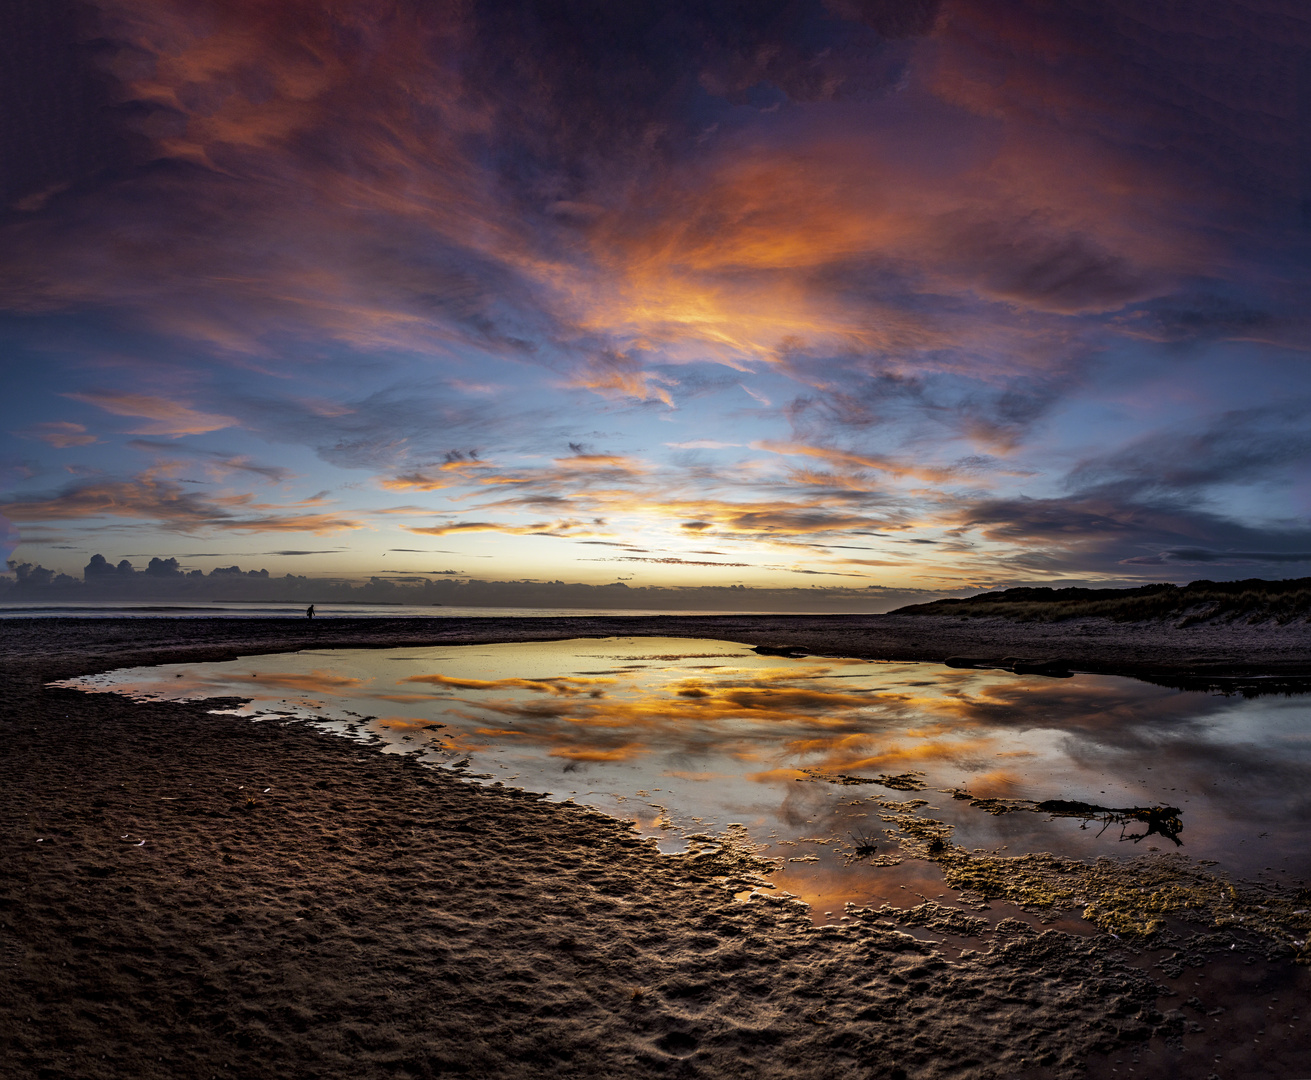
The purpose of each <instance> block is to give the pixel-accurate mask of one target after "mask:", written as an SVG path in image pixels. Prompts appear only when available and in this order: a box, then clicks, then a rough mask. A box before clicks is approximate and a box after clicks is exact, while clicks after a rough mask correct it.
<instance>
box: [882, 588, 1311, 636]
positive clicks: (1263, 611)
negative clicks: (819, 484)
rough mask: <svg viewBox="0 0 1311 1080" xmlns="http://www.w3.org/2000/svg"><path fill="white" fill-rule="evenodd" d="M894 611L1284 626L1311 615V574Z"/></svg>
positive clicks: (1018, 593) (1028, 593)
mask: <svg viewBox="0 0 1311 1080" xmlns="http://www.w3.org/2000/svg"><path fill="white" fill-rule="evenodd" d="M893 614H896V615H939V616H941V615H950V616H953V617H956V618H997V617H1001V618H1006V619H1013V620H1015V621H1017V622H1060V621H1061V620H1063V619H1082V618H1089V617H1094V618H1105V619H1112V620H1114V621H1116V622H1142V621H1146V620H1154V619H1178V620H1179V623H1178V625H1179V626H1191V625H1194V624H1196V623H1203V622H1229V623H1232V622H1247V623H1252V624H1256V623H1262V622H1267V621H1273V622H1274V623H1276V624H1278V625H1285V624H1287V623H1292V622H1299V621H1306V620H1308V619H1311V578H1290V579H1286V580H1284V581H1266V580H1264V579H1262V578H1247V579H1245V580H1243V581H1194V582H1190V583H1189V584H1187V585H1168V584H1159V585H1143V586H1141V587H1139V588H1136V589H1074V588H1071V589H1051V588H1041V587H1040V588H1020V589H1003V590H1001V591H999V592H989V593H980V594H979V595H978V596H969V597H965V598H963V599H958V600H934V601H933V602H932V603H929V604H912V605H910V606H909V607H903V608H898V609H897V610H896V611H895V612H894V613H893Z"/></svg>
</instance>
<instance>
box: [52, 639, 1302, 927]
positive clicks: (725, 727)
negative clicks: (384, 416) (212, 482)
mask: <svg viewBox="0 0 1311 1080" xmlns="http://www.w3.org/2000/svg"><path fill="white" fill-rule="evenodd" d="M706 661H716V662H714V663H707V662H706ZM77 685H79V686H81V687H82V688H84V689H97V690H115V691H117V692H121V693H127V694H132V695H136V696H141V697H150V698H204V697H216V698H228V699H231V698H234V697H236V698H243V699H246V701H247V704H245V705H244V706H241V708H240V711H241V712H243V713H245V714H248V715H250V716H252V717H256V718H265V719H278V720H282V721H284V722H285V721H287V720H288V719H290V718H300V719H305V720H308V721H310V722H312V723H314V724H315V725H317V726H319V727H321V728H324V729H326V730H330V731H333V732H336V733H339V734H346V735H352V736H354V737H357V738H368V739H374V740H377V741H378V742H380V743H381V744H382V746H383V748H384V749H385V750H387V751H389V752H405V753H412V754H415V755H417V756H418V757H420V758H421V759H422V760H424V761H425V762H428V763H430V764H432V765H433V766H436V767H448V768H456V769H459V770H461V771H463V770H467V772H465V775H468V776H470V777H472V778H476V779H487V780H501V781H503V782H507V783H512V784H514V785H517V786H522V787H525V788H529V789H532V790H537V791H546V792H551V793H553V794H554V797H558V798H575V799H577V800H578V801H580V802H587V803H589V804H593V805H596V806H599V807H601V808H603V809H606V810H608V811H609V812H612V813H615V814H617V815H619V816H621V817H625V818H628V819H629V820H632V821H634V822H636V823H637V826H638V828H639V829H640V830H641V831H642V832H644V833H647V834H651V835H655V836H657V837H659V838H660V842H661V845H662V847H664V848H665V849H667V850H676V849H678V848H679V847H680V845H681V844H682V837H683V835H684V834H686V833H688V832H689V831H697V832H704V831H706V830H710V831H714V830H716V829H719V828H722V827H724V826H726V825H727V823H729V822H740V823H742V824H743V825H745V826H746V828H747V829H748V831H749V833H750V835H751V837H752V840H753V842H755V843H758V844H761V845H764V848H763V850H764V851H765V852H766V853H767V854H768V855H769V856H770V857H775V858H780V859H783V860H784V861H783V862H782V864H781V865H782V866H783V870H782V871H781V872H780V874H779V875H778V881H777V884H778V886H779V887H780V888H786V889H787V890H789V891H791V892H793V893H796V894H797V895H799V896H802V897H803V898H808V899H814V900H815V902H816V903H819V904H824V905H828V906H833V905H837V906H838V907H840V906H841V904H842V903H843V902H845V901H846V900H852V901H854V902H861V903H864V902H868V901H869V900H870V899H871V898H872V897H874V896H876V895H885V894H886V893H887V891H888V890H889V889H896V890H898V891H900V889H901V886H902V885H903V884H906V883H907V882H908V881H909V880H910V879H911V877H913V876H914V875H915V874H916V873H919V874H920V876H925V875H926V874H927V877H926V880H927V879H928V878H932V877H933V876H934V875H933V873H931V872H929V871H928V870H924V869H923V868H922V864H921V863H920V862H918V861H917V860H907V859H902V861H901V865H900V866H892V865H873V864H870V863H860V862H858V861H857V862H853V861H852V860H851V859H850V858H849V857H848V856H849V854H850V850H851V849H852V844H853V843H854V840H853V838H854V837H857V836H861V837H865V838H867V839H868V840H869V842H870V843H871V844H874V845H875V846H876V847H877V849H878V850H879V851H880V852H881V854H882V855H883V856H884V859H883V861H884V862H885V863H887V862H896V861H897V859H898V858H900V857H901V855H903V854H905V852H904V851H903V849H902V846H901V841H900V840H899V839H898V835H899V834H898V829H901V828H902V827H903V826H902V824H899V823H898V821H896V820H893V819H894V818H896V817H897V815H899V814H900V815H905V814H908V813H909V814H917V815H919V816H921V817H924V818H932V819H934V820H938V821H941V822H943V823H945V824H944V827H945V828H947V829H948V830H949V832H950V834H951V837H952V842H953V843H956V844H958V845H961V846H963V847H965V848H968V849H974V850H983V849H986V850H993V851H1007V852H1017V853H1018V852H1020V851H1029V850H1053V851H1060V852H1065V853H1068V854H1074V855H1092V854H1097V855H1100V854H1107V853H1113V852H1115V851H1116V850H1117V848H1118V842H1117V839H1116V837H1115V836H1112V835H1111V834H1110V833H1107V834H1105V835H1100V836H1099V835H1098V831H1097V829H1096V828H1089V829H1080V828H1079V821H1078V820H1076V819H1072V818H1070V817H1068V816H1067V817H1057V818H1051V817H1050V816H1044V815H1042V814H1038V813H1027V812H1026V813H1018V812H1017V813H1005V814H1000V815H997V814H993V813H990V812H985V811H984V810H981V809H979V808H978V807H977V806H975V805H974V802H975V801H977V800H980V799H994V800H995V799H1007V800H1017V799H1019V800H1025V799H1027V800H1031V801H1032V803H1033V804H1034V805H1036V804H1037V803H1038V802H1039V801H1042V800H1052V799H1063V800H1074V801H1076V802H1086V803H1088V804H1090V805H1099V806H1152V805H1167V804H1168V805H1172V806H1176V807H1179V808H1181V810H1182V820H1183V822H1184V823H1185V826H1186V832H1185V833H1183V834H1182V839H1183V841H1184V843H1185V845H1186V847H1185V849H1184V850H1185V851H1186V853H1189V854H1192V855H1194V856H1197V857H1209V858H1215V859H1219V860H1220V861H1221V862H1222V863H1224V864H1226V865H1229V866H1232V867H1234V868H1235V869H1239V870H1243V871H1247V870H1251V869H1252V868H1253V867H1254V866H1255V864H1257V863H1259V864H1260V867H1264V866H1267V865H1269V866H1273V865H1276V864H1278V865H1279V867H1280V868H1282V869H1286V870H1288V872H1289V873H1296V874H1301V873H1305V872H1307V870H1309V869H1311V866H1307V865H1304V864H1305V862H1306V857H1305V855H1304V854H1303V848H1302V845H1301V842H1300V836H1301V830H1302V828H1303V827H1304V825H1305V824H1306V821H1305V819H1306V818H1307V817H1308V816H1311V808H1309V807H1308V806H1307V804H1306V800H1305V798H1304V796H1303V792H1304V791H1305V790H1307V781H1308V779H1311V746H1309V745H1307V743H1306V741H1305V738H1304V736H1305V731H1306V728H1307V726H1308V724H1307V715H1308V714H1307V710H1306V708H1305V706H1303V705H1302V704H1301V703H1300V702H1298V701H1297V700H1296V699H1288V698H1284V699H1262V700H1258V701H1241V700H1234V699H1228V698H1222V697H1208V696H1204V695H1197V694H1185V693H1181V692H1177V691H1172V690H1167V689H1163V688H1160V687H1155V686H1150V685H1147V684H1144V683H1137V682H1133V681H1131V680H1127V679H1117V678H1112V677H1105V676H1076V677H1075V678H1073V679H1064V680H1048V679H1043V678H1041V677H1024V676H1016V675H1013V674H1011V673H1009V672H1002V671H986V670H960V669H948V668H942V667H938V666H936V665H927V664H899V663H875V662H866V661H854V660H847V659H837V658H834V659H828V658H815V657H809V658H805V659H797V660H793V659H787V658H780V657H777V656H769V657H765V656H758V655H755V654H754V653H751V652H749V651H747V650H745V649H744V648H743V647H741V646H738V645H734V644H732V643H729V642H718V641H684V640H679V639H607V640H600V641H593V640H584V641H567V642H547V643H539V644H532V645H521V644H520V645H489V646H466V647H463V648H445V649H442V650H440V652H438V651H437V650H431V649H391V650H383V651H378V652H373V651H363V650H356V651H351V650H341V651H335V652H313V653H304V654H294V655H281V656H267V657H247V658H244V659H242V660H239V661H231V662H226V663H215V664H204V665H175V666H166V667H160V668H143V669H133V670H128V671H123V672H117V673H111V674H110V675H107V676H98V677H94V678H91V679H86V680H81V681H80V682H78V683H77ZM420 687H422V688H424V689H425V691H427V692H420V691H419V690H418V688H420ZM397 705H401V706H403V709H401V710H398V709H397ZM1258 777H1259V781H1258V780H1257V779H1256V778H1258ZM898 778H901V779H900V780H899V779H898ZM907 778H909V779H907ZM898 784H902V785H907V784H908V785H909V787H918V788H920V789H921V790H919V791H918V792H913V793H911V794H907V793H906V792H905V791H902V790H890V788H892V787H896V786H897V785H898ZM881 785H882V786H881ZM965 793H968V796H972V799H971V798H968V797H966V795H965ZM897 800H901V801H900V802H898V801H897ZM915 800H920V801H919V802H916V801H915ZM889 807H897V808H899V809H897V810H896V812H895V813H892V814H891V816H889V814H890V811H889ZM825 837H827V840H825V841H824V842H823V843H820V842H819V841H820V839H822V838H825ZM803 838H811V840H810V842H809V846H808V848H807V850H808V851H809V852H810V854H809V855H808V856H806V857H805V858H804V859H802V858H801V856H799V855H797V853H796V851H795V850H793V849H792V848H789V847H788V846H787V845H788V844H795V843H797V842H799V841H800V842H805V841H804V839H803ZM1130 840H1132V837H1130ZM1151 842H1152V841H1151V840H1148V841H1147V843H1146V844H1145V845H1144V847H1145V848H1146V847H1147V846H1148V845H1150V843H1151ZM1130 847H1133V845H1132V844H1129V845H1128V847H1126V848H1124V849H1123V850H1128V849H1129V848H1130ZM844 852H845V853H846V854H843V853H844ZM915 866H920V867H921V870H915Z"/></svg>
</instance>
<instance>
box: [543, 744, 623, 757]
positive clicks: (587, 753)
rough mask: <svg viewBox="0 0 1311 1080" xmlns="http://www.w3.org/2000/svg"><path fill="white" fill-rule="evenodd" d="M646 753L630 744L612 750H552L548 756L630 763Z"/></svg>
mask: <svg viewBox="0 0 1311 1080" xmlns="http://www.w3.org/2000/svg"><path fill="white" fill-rule="evenodd" d="M646 752H647V751H646V748H645V747H643V746H640V745H638V744H635V743H630V744H629V745H627V746H621V747H618V748H617V749H614V750H591V749H582V750H572V749H559V750H552V751H550V752H549V756H550V757H558V758H566V759H568V760H569V761H630V760H631V759H633V758H635V757H637V756H638V755H639V754H644V753H646Z"/></svg>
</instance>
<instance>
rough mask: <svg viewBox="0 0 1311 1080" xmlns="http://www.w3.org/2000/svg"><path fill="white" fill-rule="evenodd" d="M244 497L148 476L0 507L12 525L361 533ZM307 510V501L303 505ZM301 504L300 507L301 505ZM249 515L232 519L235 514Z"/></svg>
mask: <svg viewBox="0 0 1311 1080" xmlns="http://www.w3.org/2000/svg"><path fill="white" fill-rule="evenodd" d="M253 498H254V497H253V496H252V495H249V494H245V495H235V496H222V497H216V498H213V499H204V498H202V497H200V496H199V495H197V494H195V493H194V492H191V491H187V490H186V489H184V488H183V487H182V486H181V485H180V484H177V483H175V482H173V481H171V480H165V479H159V478H156V477H152V476H149V475H145V476H140V477H137V478H136V479H135V480H121V481H109V480H106V481H100V482H93V483H88V484H78V485H73V486H71V487H69V488H66V489H65V490H64V491H63V492H61V493H59V494H58V495H54V496H46V497H41V496H30V497H11V498H10V499H9V500H7V501H5V502H3V503H0V506H3V509H4V513H5V515H6V516H8V517H10V518H13V519H14V520H15V521H76V520H79V519H83V518H94V517H102V516H111V517H128V518H141V519H143V520H146V521H152V522H155V523H156V524H158V525H160V526H161V527H163V528H166V529H171V530H174V531H176V532H183V533H190V532H196V531H199V530H203V529H217V530H221V531H227V532H245V533H259V532H275V533H276V532H312V533H318V534H324V533H333V532H340V531H342V530H345V529H359V528H363V522H361V521H356V520H354V519H352V518H346V517H339V516H337V515H335V514H304V513H294V512H293V513H279V512H275V513H260V512H256V513H250V512H249V511H267V510H273V511H280V510H283V509H284V508H283V507H279V506H277V505H275V504H270V503H256V502H254V501H253ZM306 503H307V504H310V505H312V502H310V501H308V500H307V501H306ZM302 505H304V504H302ZM238 509H240V510H245V511H248V512H247V513H245V514H241V515H239V514H237V513H235V512H234V511H235V510H238Z"/></svg>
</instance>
